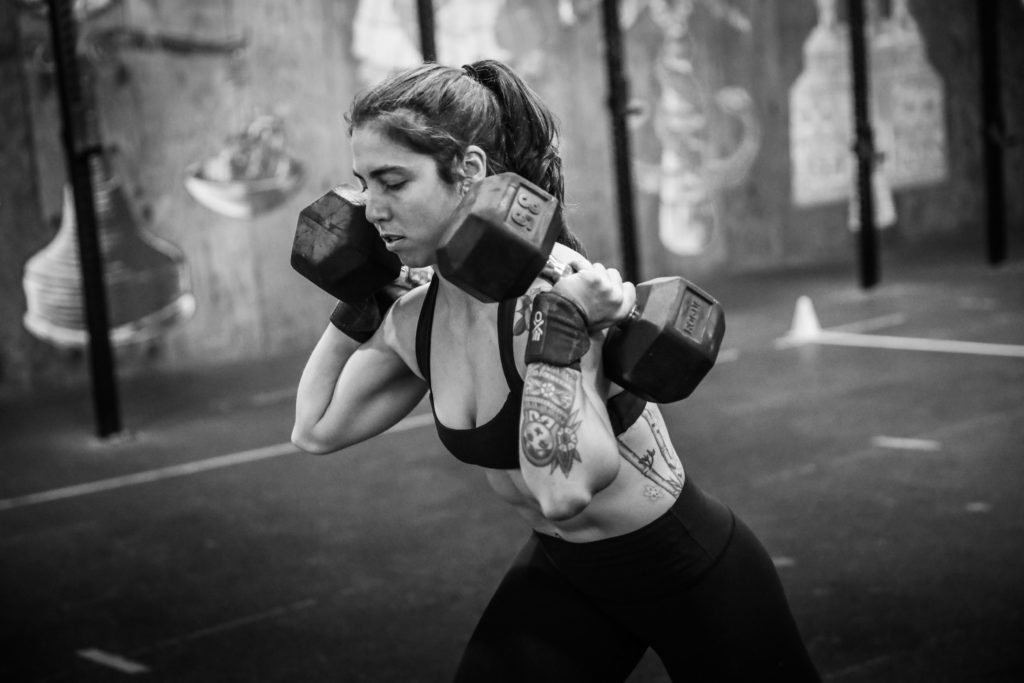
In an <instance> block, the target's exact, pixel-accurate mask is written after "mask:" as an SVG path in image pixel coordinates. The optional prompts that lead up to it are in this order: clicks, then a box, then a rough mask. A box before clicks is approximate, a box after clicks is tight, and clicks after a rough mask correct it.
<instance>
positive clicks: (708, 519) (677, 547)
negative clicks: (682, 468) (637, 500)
mask: <svg viewBox="0 0 1024 683" xmlns="http://www.w3.org/2000/svg"><path fill="white" fill-rule="evenodd" d="M734 524H735V521H734V517H733V513H732V510H730V509H729V508H728V507H726V506H725V505H723V504H722V503H721V502H719V501H718V500H716V499H715V498H714V497H712V496H710V495H708V494H706V493H704V491H702V490H701V489H700V488H699V487H698V486H697V485H696V484H695V483H694V482H693V480H692V479H691V478H690V477H687V478H686V482H685V484H684V485H683V490H682V492H681V493H680V494H679V497H678V498H677V499H676V502H675V503H674V504H673V505H672V507H671V508H669V509H668V510H667V511H666V512H665V513H664V514H663V515H661V516H660V517H658V518H657V519H655V520H654V521H652V522H651V523H649V524H647V525H645V526H643V527H641V528H639V529H636V530H635V531H630V532H628V533H626V534H622V535H620V536H613V537H611V538H603V539H600V540H597V541H590V542H587V543H571V542H569V541H565V540H563V539H560V538H555V537H553V536H548V535H545V534H536V536H537V538H538V539H539V543H540V546H541V548H542V550H543V551H544V554H545V555H547V557H548V559H550V560H551V562H552V563H553V564H554V565H555V567H557V568H558V569H559V570H560V571H561V572H562V573H563V574H565V575H566V576H567V578H569V579H570V580H571V581H573V582H574V583H577V584H578V585H579V586H580V587H581V588H583V589H584V590H588V589H590V590H593V591H596V592H600V593H607V590H608V589H610V588H614V589H615V590H619V589H621V588H622V587H623V583H631V584H634V587H633V588H630V589H629V590H628V591H627V592H629V593H635V592H636V591H637V590H640V591H642V590H643V588H642V586H651V587H652V588H653V587H655V586H658V585H662V586H664V584H663V583H662V582H664V581H671V582H672V583H673V584H674V585H677V586H678V585H680V582H683V583H686V582H689V581H693V580H695V579H697V578H699V576H700V575H701V574H703V573H704V572H705V571H706V570H707V569H709V568H710V567H711V566H712V565H714V563H715V561H716V560H717V559H718V558H719V557H720V556H721V555H722V553H723V552H724V551H725V548H726V546H727V545H728V543H729V540H730V538H731V537H732V532H733V527H734Z"/></svg>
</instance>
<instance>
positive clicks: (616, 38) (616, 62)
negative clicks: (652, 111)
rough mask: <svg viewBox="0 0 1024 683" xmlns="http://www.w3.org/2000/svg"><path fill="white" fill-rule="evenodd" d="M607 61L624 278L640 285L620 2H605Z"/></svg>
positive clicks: (603, 7) (603, 4) (603, 13)
mask: <svg viewBox="0 0 1024 683" xmlns="http://www.w3.org/2000/svg"><path fill="white" fill-rule="evenodd" d="M602 10H603V11H602V15H603V19H604V41H605V62H606V67H607V71H608V108H609V109H610V110H611V124H612V144H613V145H614V154H615V185H616V190H617V193H616V195H617V199H618V212H619V235H620V239H621V242H622V275H623V277H624V278H625V279H627V280H629V281H631V282H636V281H637V277H638V274H639V270H640V268H639V264H638V261H637V248H636V218H635V217H634V210H633V173H632V162H631V156H630V151H629V129H628V128H627V125H626V116H627V113H626V110H627V106H628V98H629V90H628V84H627V82H626V75H625V68H624V66H623V62H624V61H625V60H624V51H623V41H622V26H621V24H620V23H619V4H618V0H604V1H603V2H602Z"/></svg>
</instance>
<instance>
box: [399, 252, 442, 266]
mask: <svg viewBox="0 0 1024 683" xmlns="http://www.w3.org/2000/svg"><path fill="white" fill-rule="evenodd" d="M398 260H399V261H401V262H402V265H403V266H408V267H409V268H426V267H427V266H432V265H434V262H435V259H434V258H432V256H431V257H428V256H425V255H423V254H399V255H398Z"/></svg>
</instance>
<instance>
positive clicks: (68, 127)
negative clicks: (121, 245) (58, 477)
mask: <svg viewBox="0 0 1024 683" xmlns="http://www.w3.org/2000/svg"><path fill="white" fill-rule="evenodd" d="M48 4H49V16H50V33H51V36H52V39H53V55H54V61H55V64H56V69H57V85H58V88H59V92H60V98H59V99H60V118H61V125H62V126H63V138H64V153H65V157H66V160H67V168H68V176H69V181H70V183H71V190H72V194H73V195H74V200H75V217H76V219H77V224H78V251H79V261H80V263H81V268H82V291H83V299H84V305H85V319H86V325H87V327H88V331H89V369H90V371H91V373H92V398H93V408H94V410H95V414H96V431H97V433H98V434H99V436H100V437H101V438H102V437H106V436H110V435H111V434H114V433H116V432H119V431H121V414H120V407H119V404H118V397H117V382H116V379H115V376H114V356H113V353H112V351H111V347H110V336H109V332H108V322H107V298H106V288H105V287H104V280H103V258H102V255H101V253H100V246H99V237H98V235H97V230H96V207H95V205H94V203H93V186H92V180H93V178H92V171H93V168H94V167H95V166H96V165H97V164H99V163H102V158H101V157H100V154H101V153H102V151H103V150H102V147H101V145H100V142H99V135H98V126H97V123H96V121H95V119H94V118H93V117H95V116H96V112H95V108H94V107H92V106H90V103H91V99H92V93H89V92H86V90H85V89H83V87H82V80H81V74H80V73H79V69H78V56H77V54H76V52H75V49H76V39H75V19H74V17H73V16H72V14H71V0H48Z"/></svg>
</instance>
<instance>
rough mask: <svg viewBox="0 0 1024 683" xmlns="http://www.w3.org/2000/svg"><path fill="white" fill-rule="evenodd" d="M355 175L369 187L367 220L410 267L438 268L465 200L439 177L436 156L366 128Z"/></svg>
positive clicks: (358, 137)
mask: <svg viewBox="0 0 1024 683" xmlns="http://www.w3.org/2000/svg"><path fill="white" fill-rule="evenodd" d="M352 171H353V173H355V175H356V177H357V178H359V180H360V182H361V183H362V185H363V188H364V194H365V197H366V218H367V219H368V220H369V221H370V222H371V223H373V224H374V225H375V226H376V227H377V230H378V232H379V233H380V235H381V238H382V239H383V240H384V243H385V245H387V248H388V250H389V251H391V252H394V253H395V254H396V255H397V256H398V257H399V258H400V259H401V260H402V263H404V264H405V265H407V266H410V267H414V268H419V267H423V266H427V265H432V264H433V263H434V254H435V252H436V251H437V248H438V247H439V246H440V245H441V244H442V242H443V240H444V239H445V238H446V237H447V235H448V233H449V230H450V229H451V228H452V227H453V226H452V222H453V218H454V214H455V211H456V208H457V207H458V204H459V200H460V198H461V195H460V193H459V191H458V187H457V186H456V185H453V184H451V183H446V182H445V181H443V180H442V179H441V177H440V176H439V175H438V174H437V164H436V163H435V161H434V159H433V157H430V156H427V155H425V154H419V153H417V152H413V151H411V150H409V149H407V148H405V147H403V146H401V145H399V144H397V143H395V142H392V141H391V140H389V139H388V138H386V137H384V136H383V135H381V134H380V133H379V132H378V130H377V128H375V127H374V126H362V127H360V128H356V129H355V130H354V131H352Z"/></svg>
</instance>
